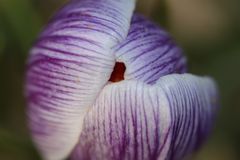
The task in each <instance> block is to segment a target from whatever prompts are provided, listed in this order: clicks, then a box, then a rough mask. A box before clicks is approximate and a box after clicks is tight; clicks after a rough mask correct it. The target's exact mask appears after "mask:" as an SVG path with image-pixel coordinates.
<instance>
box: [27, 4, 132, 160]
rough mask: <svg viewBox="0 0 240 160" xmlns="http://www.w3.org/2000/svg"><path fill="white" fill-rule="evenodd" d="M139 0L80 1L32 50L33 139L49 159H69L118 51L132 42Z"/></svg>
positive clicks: (29, 90)
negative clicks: (132, 24)
mask: <svg viewBox="0 0 240 160" xmlns="http://www.w3.org/2000/svg"><path fill="white" fill-rule="evenodd" d="M133 8H134V0H98V1H96V0H75V1H71V3H70V4H68V5H66V6H65V7H64V8H63V9H62V10H61V11H60V12H58V14H57V15H55V17H54V19H53V20H52V21H51V22H50V24H49V25H48V26H47V27H46V28H45V30H44V31H43V33H42V34H41V35H40V37H39V39H38V41H37V42H36V44H35V46H34V47H33V49H32V51H31V56H30V59H29V66H28V72H27V86H26V93H27V98H28V105H29V109H28V116H29V123H30V128H31V131H32V135H33V139H34V141H35V143H36V145H37V147H38V149H39V150H40V152H41V154H42V155H43V157H44V158H45V159H49V160H55V159H56V160H59V159H63V158H65V157H67V156H68V155H69V153H70V152H71V151H72V149H73V148H74V146H75V145H76V143H77V142H78V139H79V135H80V132H81V128H82V122H83V118H84V115H85V113H86V112H87V110H89V107H91V105H92V104H93V103H94V100H95V99H96V97H97V95H98V93H99V92H100V90H101V88H102V87H103V86H104V85H105V84H106V83H107V81H108V79H109V77H110V74H111V72H112V70H113V66H114V62H115V59H114V54H113V51H112V48H113V47H114V46H116V45H117V44H118V43H120V42H121V41H122V40H123V39H125V38H126V35H127V33H128V29H129V25H130V20H131V16H132V12H133Z"/></svg>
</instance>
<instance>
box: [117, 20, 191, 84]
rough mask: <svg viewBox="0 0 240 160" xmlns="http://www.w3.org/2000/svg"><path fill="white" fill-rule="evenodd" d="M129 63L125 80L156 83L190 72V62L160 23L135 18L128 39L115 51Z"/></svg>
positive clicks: (120, 58) (120, 59)
mask: <svg viewBox="0 0 240 160" xmlns="http://www.w3.org/2000/svg"><path fill="white" fill-rule="evenodd" d="M115 53H116V57H117V60H118V61H121V62H124V63H125V64H126V66H128V67H127V70H126V72H125V79H127V80H141V81H143V82H145V83H148V84H154V83H155V82H156V81H157V80H158V79H159V78H160V77H161V76H164V75H168V74H172V73H185V72H186V70H187V69H186V59H185V57H184V56H183V54H182V50H181V49H180V48H179V47H178V46H177V45H176V44H175V43H174V42H173V40H172V38H171V37H170V36H169V35H168V34H167V33H166V32H165V31H164V30H162V29H161V28H159V27H158V26H157V25H156V24H154V23H152V22H150V21H148V20H146V19H145V18H144V17H142V16H140V15H134V17H133V19H132V24H131V28H130V31H129V34H128V37H127V39H126V40H125V41H123V42H122V43H121V44H120V45H119V46H117V47H116V48H115Z"/></svg>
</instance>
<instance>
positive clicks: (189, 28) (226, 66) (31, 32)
mask: <svg viewBox="0 0 240 160" xmlns="http://www.w3.org/2000/svg"><path fill="white" fill-rule="evenodd" d="M63 3H64V0H0V159H1V160H37V159H40V158H39V156H38V154H37V152H36V150H35V149H34V147H33V144H32V143H31V140H30V136H29V133H28V130H27V126H26V116H25V108H26V105H25V102H24V96H23V95H24V91H23V84H24V71H25V63H26V57H27V55H28V50H29V48H30V47H31V44H32V42H33V41H34V39H35V38H36V36H37V34H38V32H39V31H40V30H41V28H42V27H43V26H44V24H46V23H47V21H48V20H49V18H50V17H51V15H52V14H53V13H54V12H55V11H56V9H57V8H59V7H60V6H61V5H62V4H63ZM137 10H138V11H139V12H141V13H143V14H144V15H146V16H148V17H150V18H151V19H153V20H154V21H156V22H157V23H159V24H161V25H162V26H163V27H165V28H166V29H167V30H168V31H169V32H171V34H172V35H173V37H174V38H175V39H176V41H177V42H178V43H179V45H181V46H182V47H183V49H184V50H185V53H186V55H187V57H188V61H189V69H190V72H192V73H194V74H199V75H210V76H212V77H214V78H215V79H216V81H217V83H218V85H219V89H220V93H221V105H222V108H221V110H220V112H219V116H218V119H217V123H216V126H215V129H214V132H213V134H212V136H211V137H210V138H209V141H208V142H207V144H206V145H205V146H204V147H203V148H202V150H201V151H199V152H198V153H196V155H194V157H193V158H191V159H194V160H239V159H240V1H239V0H181V1H180V0H138V7H137Z"/></svg>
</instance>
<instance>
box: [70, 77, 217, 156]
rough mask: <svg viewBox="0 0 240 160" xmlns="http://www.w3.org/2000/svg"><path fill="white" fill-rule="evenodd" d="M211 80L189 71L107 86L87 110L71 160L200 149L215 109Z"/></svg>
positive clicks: (170, 153)
mask: <svg viewBox="0 0 240 160" xmlns="http://www.w3.org/2000/svg"><path fill="white" fill-rule="evenodd" d="M216 103H217V94H216V87H215V84H214V82H213V81H212V80H210V79H208V78H201V77H197V76H193V75H190V74H182V75H177V74H173V75H168V76H163V77H161V78H160V79H159V80H158V81H157V83H156V84H154V85H147V84H144V83H142V82H139V81H138V82H136V81H124V82H120V83H113V84H109V85H107V86H106V87H105V88H104V89H103V90H102V92H101V93H100V95H99V97H98V99H97V100H96V102H95V104H94V106H93V108H92V110H91V111H90V112H89V113H88V114H87V115H86V118H85V121H84V128H83V132H82V134H81V136H80V140H79V144H78V145H77V147H76V148H75V150H74V152H73V153H72V156H71V158H72V159H73V160H94V159H107V160H137V159H141V160H150V159H151V160H157V159H159V160H165V159H169V160H181V159H183V158H184V157H185V156H187V155H189V154H190V153H192V152H193V151H194V150H196V149H197V148H199V147H200V146H201V144H202V142H204V140H205V139H206V137H207V135H208V134H209V132H210V129H211V128H212V122H213V119H214V117H215V113H216V109H217V104H216Z"/></svg>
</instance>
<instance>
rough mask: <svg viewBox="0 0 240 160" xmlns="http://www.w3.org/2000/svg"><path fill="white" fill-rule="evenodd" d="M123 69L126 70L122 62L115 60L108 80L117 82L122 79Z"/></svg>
mask: <svg viewBox="0 0 240 160" xmlns="http://www.w3.org/2000/svg"><path fill="white" fill-rule="evenodd" d="M125 70H126V66H125V64H124V63H122V62H116V63H115V66H114V69H113V72H112V74H111V77H110V79H109V81H110V82H119V81H122V80H124V73H125Z"/></svg>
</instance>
